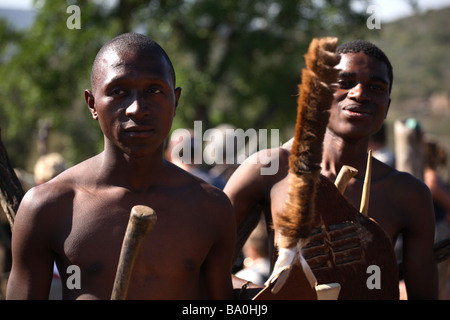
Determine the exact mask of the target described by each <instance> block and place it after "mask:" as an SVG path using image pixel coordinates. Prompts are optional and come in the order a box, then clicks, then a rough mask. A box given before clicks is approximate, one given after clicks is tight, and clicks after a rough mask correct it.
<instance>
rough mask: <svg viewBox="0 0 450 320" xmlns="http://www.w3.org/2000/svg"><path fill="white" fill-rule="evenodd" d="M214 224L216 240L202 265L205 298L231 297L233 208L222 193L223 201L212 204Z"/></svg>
mask: <svg viewBox="0 0 450 320" xmlns="http://www.w3.org/2000/svg"><path fill="white" fill-rule="evenodd" d="M212 208H214V211H212V212H209V213H208V214H210V215H212V214H214V224H215V225H216V226H217V228H216V231H217V232H216V233H215V235H216V242H215V243H214V244H213V246H212V247H211V250H210V251H209V253H208V256H207V257H206V260H205V263H204V265H203V267H202V269H203V270H202V272H203V273H202V277H203V278H204V281H203V283H204V286H205V289H206V290H205V291H206V292H205V295H206V296H205V298H206V299H214V300H224V299H228V300H229V299H232V298H233V287H232V282H231V278H230V273H231V267H232V257H233V251H234V243H235V240H236V236H235V235H236V227H235V223H234V216H233V208H232V207H231V204H230V202H229V200H228V199H227V198H226V197H225V195H223V201H216V202H214V204H213V205H212Z"/></svg>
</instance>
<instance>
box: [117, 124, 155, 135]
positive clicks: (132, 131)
mask: <svg viewBox="0 0 450 320" xmlns="http://www.w3.org/2000/svg"><path fill="white" fill-rule="evenodd" d="M124 131H125V132H126V133H127V134H128V135H130V136H133V137H146V136H149V135H151V134H152V133H153V132H154V129H153V128H152V127H150V126H131V127H127V128H125V129H124Z"/></svg>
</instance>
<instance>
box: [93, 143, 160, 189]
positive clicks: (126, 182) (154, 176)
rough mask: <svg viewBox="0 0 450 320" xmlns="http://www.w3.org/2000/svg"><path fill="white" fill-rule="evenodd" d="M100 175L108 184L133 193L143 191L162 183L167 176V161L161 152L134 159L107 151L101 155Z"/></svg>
mask: <svg viewBox="0 0 450 320" xmlns="http://www.w3.org/2000/svg"><path fill="white" fill-rule="evenodd" d="M100 156H101V167H100V168H99V171H98V174H99V177H100V180H101V181H103V182H104V183H106V184H110V185H117V186H122V187H124V188H127V189H130V190H132V191H143V190H144V189H145V190H146V189H148V188H149V187H151V186H153V185H157V184H159V183H161V181H162V179H164V176H165V173H164V172H165V169H166V165H165V160H164V159H163V157H162V151H161V152H155V153H153V154H151V155H148V156H143V157H132V156H129V155H127V154H112V153H111V152H109V151H108V150H105V151H104V152H103V153H102V154H101V155H100Z"/></svg>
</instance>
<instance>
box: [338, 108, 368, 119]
mask: <svg viewBox="0 0 450 320" xmlns="http://www.w3.org/2000/svg"><path fill="white" fill-rule="evenodd" d="M342 110H343V111H344V113H345V114H346V115H347V116H348V117H351V118H365V117H370V116H371V115H372V111H371V110H370V109H369V108H367V107H364V106H360V105H348V106H345V107H343V108H342Z"/></svg>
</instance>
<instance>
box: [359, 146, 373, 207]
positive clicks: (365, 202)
mask: <svg viewBox="0 0 450 320" xmlns="http://www.w3.org/2000/svg"><path fill="white" fill-rule="evenodd" d="M371 176H372V150H369V152H368V154H367V166H366V176H365V177H364V185H363V190H362V196H361V206H360V208H359V212H361V213H362V214H363V215H365V216H367V214H368V213H369V197H370V180H371Z"/></svg>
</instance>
